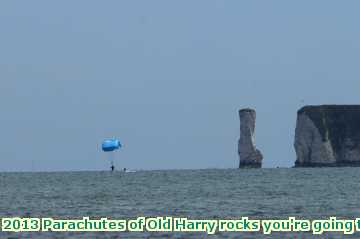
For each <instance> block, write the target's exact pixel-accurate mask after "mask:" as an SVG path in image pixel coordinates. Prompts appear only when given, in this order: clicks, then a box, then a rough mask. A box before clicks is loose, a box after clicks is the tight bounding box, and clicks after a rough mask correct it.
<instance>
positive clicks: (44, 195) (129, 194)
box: [0, 167, 360, 238]
mask: <svg viewBox="0 0 360 239" xmlns="http://www.w3.org/2000/svg"><path fill="white" fill-rule="evenodd" d="M4 217H21V218H54V219H81V218H83V217H89V218H94V219H100V218H108V219H119V220H120V219H127V220H128V219H136V218H138V217H177V218H180V217H181V218H188V219H213V220H221V219H234V220H236V219H241V218H242V217H248V218H249V219H254V220H255V219H258V220H272V219H288V218H289V217H295V218H297V219H304V220H318V219H323V220H326V219H329V218H330V217H337V218H340V219H356V218H360V168H351V167H349V168H346V167H344V168H276V169H204V170H159V171H137V172H132V173H124V172H116V171H115V172H113V173H112V172H108V171H103V172H101V171H99V172H33V173H32V172H29V173H20V172H19V173H0V218H4ZM0 238H360V233H354V234H352V235H344V234H343V233H339V232H326V233H324V234H322V235H313V234H312V233H311V232H303V233H299V232H278V233H273V234H270V235H264V234H263V233H262V232H216V233H215V234H213V235H208V234H207V233H205V232H3V231H0Z"/></svg>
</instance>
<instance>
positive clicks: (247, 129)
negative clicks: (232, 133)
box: [238, 109, 263, 168]
mask: <svg viewBox="0 0 360 239" xmlns="http://www.w3.org/2000/svg"><path fill="white" fill-rule="evenodd" d="M239 116H240V139H239V144H238V153H239V157H240V165H239V168H261V165H262V159H263V156H262V154H261V152H260V151H259V150H258V149H256V146H255V120H256V112H255V110H253V109H242V110H240V111H239Z"/></svg>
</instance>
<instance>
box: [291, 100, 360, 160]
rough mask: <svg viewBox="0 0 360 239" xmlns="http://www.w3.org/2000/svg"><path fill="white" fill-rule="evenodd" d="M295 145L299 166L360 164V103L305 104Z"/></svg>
mask: <svg viewBox="0 0 360 239" xmlns="http://www.w3.org/2000/svg"><path fill="white" fill-rule="evenodd" d="M294 146H295V151H296V155H297V159H296V162H295V166H296V167H321V166H360V105H321V106H305V107H303V108H302V109H300V110H299V111H298V115H297V123H296V131H295V143H294Z"/></svg>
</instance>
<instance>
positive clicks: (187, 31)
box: [0, 0, 360, 171]
mask: <svg viewBox="0 0 360 239" xmlns="http://www.w3.org/2000/svg"><path fill="white" fill-rule="evenodd" d="M359 8H360V2H359V1H350V0H349V1H329V0H319V1H312V0H303V1H288V0H283V1H275V0H274V1H260V0H249V1H237V0H233V1H231V0H228V1H214V0H198V1H191V0H184V1H168V0H163V1H160V0H153V1H145V0H144V1H139V0H135V1H134V0H124V1H116V0H113V1H111V0H108V1H89V0H78V1H70V0H63V1H45V0H44V1H38V0H32V1H18V0H4V1H1V2H0V171H64V170H108V169H109V166H110V165H109V161H108V159H107V157H108V155H106V154H104V153H103V152H101V150H100V144H101V142H102V140H103V139H106V138H114V137H115V138H118V139H120V140H121V142H122V144H123V148H122V149H121V150H120V151H118V152H117V154H116V162H115V165H116V167H118V168H122V167H126V168H130V169H138V170H140V169H144V170H152V169H202V168H236V167H238V164H239V158H238V155H237V141H238V138H239V130H240V125H239V124H240V121H239V117H238V110H239V109H241V108H247V107H251V108H254V109H256V111H257V122H256V123H257V125H256V145H257V147H258V148H259V149H260V150H261V151H262V153H263V155H264V160H263V166H264V167H266V168H271V167H277V166H280V167H291V166H293V165H294V162H295V160H296V154H295V150H294V147H293V143H294V133H295V126H296V112H297V110H298V109H300V108H301V107H302V106H304V105H309V104H310V105H317V104H359V102H360V93H359V92H360V91H359V89H360V77H359V76H360V67H359V66H360V28H359V22H360V15H359V12H358V10H359Z"/></svg>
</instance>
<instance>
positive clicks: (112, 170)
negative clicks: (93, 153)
mask: <svg viewBox="0 0 360 239" xmlns="http://www.w3.org/2000/svg"><path fill="white" fill-rule="evenodd" d="M110 168H111V172H114V170H115V166H114V164H111V167H110Z"/></svg>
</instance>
